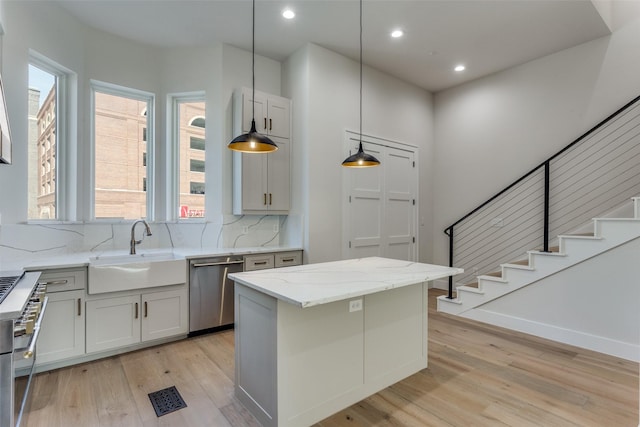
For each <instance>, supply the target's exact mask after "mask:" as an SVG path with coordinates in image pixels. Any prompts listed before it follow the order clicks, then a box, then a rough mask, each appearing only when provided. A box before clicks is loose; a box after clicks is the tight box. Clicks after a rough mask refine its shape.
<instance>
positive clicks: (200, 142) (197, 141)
mask: <svg viewBox="0 0 640 427" xmlns="http://www.w3.org/2000/svg"><path fill="white" fill-rule="evenodd" d="M189 141H190V142H189V146H190V147H191V149H192V150H202V151H204V139H202V138H196V137H195V136H192V137H191V138H190V140H189Z"/></svg>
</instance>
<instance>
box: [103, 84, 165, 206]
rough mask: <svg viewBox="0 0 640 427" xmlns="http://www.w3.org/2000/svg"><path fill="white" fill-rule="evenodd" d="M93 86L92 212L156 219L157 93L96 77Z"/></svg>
mask: <svg viewBox="0 0 640 427" xmlns="http://www.w3.org/2000/svg"><path fill="white" fill-rule="evenodd" d="M91 88H92V91H91V93H92V106H93V111H92V113H93V115H92V119H93V122H92V128H93V129H92V130H93V159H94V168H93V179H94V192H93V216H94V217H95V218H96V219H103V218H123V219H138V218H149V219H152V218H153V215H152V209H151V206H152V194H153V187H152V183H153V180H152V179H149V178H150V177H151V176H152V173H151V171H152V167H153V132H152V131H151V130H152V129H153V123H151V121H152V118H153V114H152V112H153V101H154V97H153V94H149V93H145V92H141V91H137V90H134V89H127V88H123V87H119V86H115V85H109V84H104V83H99V82H95V81H92V82H91ZM147 129H148V130H147ZM145 137H146V139H147V140H148V141H147V142H145ZM146 153H149V155H148V156H147V155H146ZM141 159H142V161H140V160H141Z"/></svg>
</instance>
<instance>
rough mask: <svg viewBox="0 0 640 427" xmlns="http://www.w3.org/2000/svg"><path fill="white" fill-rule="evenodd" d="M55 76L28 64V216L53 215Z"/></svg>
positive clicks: (43, 216)
mask: <svg viewBox="0 0 640 427" xmlns="http://www.w3.org/2000/svg"><path fill="white" fill-rule="evenodd" d="M56 87H57V85H56V76H55V75H53V74H51V73H49V72H46V71H43V70H42V69H40V68H38V67H35V66H33V65H31V64H29V93H28V102H29V105H28V109H29V111H28V119H29V129H28V137H27V138H28V140H29V145H28V147H29V148H28V162H29V168H28V175H27V185H28V196H27V199H28V202H27V205H28V213H27V217H28V219H56V218H57V213H56V186H55V178H56V167H55V161H54V159H55V157H56V150H57V144H56V125H57V120H56V104H57V94H56Z"/></svg>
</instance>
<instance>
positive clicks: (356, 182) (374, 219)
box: [343, 134, 418, 261]
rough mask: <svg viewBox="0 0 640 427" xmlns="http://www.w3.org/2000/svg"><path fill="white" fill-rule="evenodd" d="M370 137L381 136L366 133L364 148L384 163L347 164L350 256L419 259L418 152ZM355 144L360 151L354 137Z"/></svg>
mask: <svg viewBox="0 0 640 427" xmlns="http://www.w3.org/2000/svg"><path fill="white" fill-rule="evenodd" d="M348 135H350V134H348ZM351 135H353V134H351ZM370 139H371V140H375V139H374V138H367V139H363V148H364V151H365V152H366V153H368V154H372V155H373V156H375V157H376V158H377V159H378V160H380V166H377V167H373V168H361V169H359V168H353V169H349V168H345V181H346V182H345V189H346V192H347V197H346V198H347V203H346V207H345V215H344V218H345V220H344V223H345V228H344V235H345V236H346V239H345V240H346V241H345V243H344V244H345V248H344V249H345V250H344V252H343V254H344V258H363V257H368V256H382V257H386V258H394V259H402V260H408V261H416V260H417V250H416V248H417V243H416V230H417V224H416V218H417V214H416V210H417V207H416V206H417V205H416V193H417V187H418V186H417V179H418V178H417V177H418V173H417V169H416V167H415V161H414V160H415V153H414V151H412V150H411V149H410V148H409V149H404V148H396V147H391V146H388V145H381V144H378V143H376V142H372V141H370ZM349 146H350V150H351V153H355V152H356V151H357V149H358V148H357V147H358V141H356V140H354V139H353V138H351V139H350V140H349Z"/></svg>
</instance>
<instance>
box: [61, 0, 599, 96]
mask: <svg viewBox="0 0 640 427" xmlns="http://www.w3.org/2000/svg"><path fill="white" fill-rule="evenodd" d="M52 1H56V2H58V3H60V4H61V5H62V6H63V7H64V8H65V9H67V10H68V11H69V12H70V13H71V14H73V15H74V16H76V17H77V18H78V19H80V20H81V21H83V22H85V23H86V24H87V25H89V26H92V27H95V28H98V29H101V30H104V31H107V32H110V33H115V34H119V35H120V36H122V37H125V38H128V39H131V40H135V41H138V42H141V43H146V44H150V45H154V46H165V47H169V46H172V47H176V46H196V47H197V46H200V47H202V46H208V45H211V44H212V43H213V42H216V41H220V42H224V43H229V44H232V45H235V46H237V47H240V48H242V49H246V50H249V51H250V50H251V1H249V0H198V1H194V0H52ZM287 6H289V7H291V8H292V9H293V10H295V12H296V18H295V19H293V20H291V21H287V20H285V19H283V18H282V17H281V15H280V14H281V11H282V10H283V9H284V8H285V7H287ZM363 26H364V29H363V45H364V47H363V62H364V63H365V64H367V65H370V66H372V67H374V68H377V69H379V70H382V71H384V72H386V73H388V74H391V75H394V76H396V77H399V78H400V79H402V80H405V81H408V82H410V83H413V84H415V85H417V86H420V87H423V88H425V89H427V90H430V91H433V92H436V91H439V90H442V89H446V88H449V87H452V86H455V85H458V84H460V83H463V82H466V81H469V80H473V79H475V78H478V77H482V76H485V75H488V74H491V73H494V72H497V71H500V70H503V69H506V68H509V67H512V66H515V65H518V64H522V63H524V62H527V61H530V60H532V59H535V58H539V57H541V56H544V55H548V54H550V53H553V52H557V51H560V50H562V49H566V48H568V47H571V46H575V45H578V44H580V43H584V42H586V41H589V40H593V39H595V38H598V37H602V36H604V35H607V34H609V33H610V31H609V29H608V27H607V25H606V24H605V23H604V21H603V20H602V18H601V16H600V15H599V14H598V12H597V10H596V9H595V7H594V6H593V4H592V3H591V1H590V0H491V1H488V0H413V1H406V0H365V1H364V3H363ZM397 27H398V28H401V29H403V30H404V32H405V36H404V37H403V38H401V39H391V38H390V37H389V33H390V31H391V30H392V29H394V28H397ZM308 42H313V43H316V44H318V45H320V46H323V47H325V48H328V49H331V50H333V51H335V52H338V53H341V54H343V55H345V56H348V57H350V58H353V59H355V60H358V54H359V49H358V47H359V2H358V1H357V0H289V1H281V0H257V1H256V47H255V48H256V53H258V54H260V55H264V56H267V57H270V58H272V59H275V60H279V61H282V60H283V59H285V58H286V57H287V56H289V55H290V54H291V53H292V52H294V51H296V50H297V49H299V48H300V47H301V46H303V45H304V44H306V43H308ZM458 63H464V64H465V65H466V66H467V70H465V71H464V72H463V73H455V72H453V67H454V66H455V65H457V64H458Z"/></svg>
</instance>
